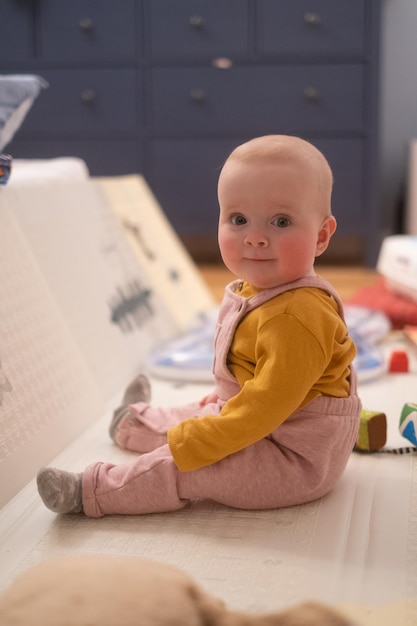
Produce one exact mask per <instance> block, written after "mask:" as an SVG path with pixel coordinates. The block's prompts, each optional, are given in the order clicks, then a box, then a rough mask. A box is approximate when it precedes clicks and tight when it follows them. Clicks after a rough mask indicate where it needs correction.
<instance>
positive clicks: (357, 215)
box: [146, 136, 366, 235]
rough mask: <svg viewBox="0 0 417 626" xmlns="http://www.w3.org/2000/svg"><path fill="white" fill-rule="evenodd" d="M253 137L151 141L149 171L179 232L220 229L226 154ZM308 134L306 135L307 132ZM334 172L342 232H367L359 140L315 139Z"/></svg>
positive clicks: (336, 209) (335, 208)
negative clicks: (220, 193) (221, 182)
mask: <svg viewBox="0 0 417 626" xmlns="http://www.w3.org/2000/svg"><path fill="white" fill-rule="evenodd" d="M249 138H250V137H243V136H241V137H240V138H235V139H229V140H225V139H207V140H200V139H195V140H192V139H191V140H186V139H184V140H176V139H161V140H154V141H152V142H151V145H150V147H149V155H150V165H149V164H147V166H146V176H147V179H148V182H149V184H150V185H151V187H152V190H153V191H154V193H155V195H156V196H157V198H158V200H159V202H160V203H161V206H162V208H163V209H164V211H165V212H166V214H167V217H168V218H169V219H170V221H171V223H172V224H173V226H174V228H175V229H176V230H177V232H178V233H179V234H181V235H193V234H198V235H209V234H216V232H217V220H218V203H217V179H218V176H219V173H220V169H221V167H222V164H223V163H224V161H225V159H226V158H227V156H228V154H229V153H230V152H231V151H232V150H233V148H234V147H236V145H238V144H240V143H242V142H243V141H245V140H247V139H249ZM307 139H308V137H307ZM313 143H315V145H317V147H318V148H319V149H320V150H322V151H323V153H324V154H325V155H326V157H327V158H328V160H329V162H330V165H331V167H332V168H333V172H334V180H335V182H334V189H333V212H334V214H335V217H336V219H337V223H338V231H337V232H338V234H345V235H348V234H361V233H363V232H364V230H365V228H366V225H365V224H364V210H363V180H362V172H363V162H362V161H363V158H362V151H363V147H362V141H361V140H360V139H323V140H317V141H313Z"/></svg>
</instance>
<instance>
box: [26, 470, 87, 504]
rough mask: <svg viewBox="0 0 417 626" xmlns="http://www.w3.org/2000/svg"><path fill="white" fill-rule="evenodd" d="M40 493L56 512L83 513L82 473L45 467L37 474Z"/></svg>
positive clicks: (45, 502) (44, 501)
mask: <svg viewBox="0 0 417 626" xmlns="http://www.w3.org/2000/svg"><path fill="white" fill-rule="evenodd" d="M37 483H38V491H39V495H40V497H41V498H42V500H43V503H44V504H45V506H46V507H48V509H50V510H51V511H54V513H64V514H65V513H82V511H83V504H82V485H81V483H82V474H76V473H72V472H65V471H63V470H59V469H54V468H53V467H44V468H42V469H41V470H39V472H38V476H37Z"/></svg>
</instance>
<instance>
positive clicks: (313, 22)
mask: <svg viewBox="0 0 417 626" xmlns="http://www.w3.org/2000/svg"><path fill="white" fill-rule="evenodd" d="M304 23H305V24H307V26H318V25H319V24H321V17H320V15H318V14H317V13H304Z"/></svg>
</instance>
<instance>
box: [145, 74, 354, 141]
mask: <svg viewBox="0 0 417 626" xmlns="http://www.w3.org/2000/svg"><path fill="white" fill-rule="evenodd" d="M150 107H151V108H150V111H149V115H150V116H151V115H152V114H153V119H152V124H153V128H154V131H155V132H156V133H175V134H183V133H187V132H190V133H202V132H204V133H210V134H221V133H231V132H234V133H236V132H239V133H241V132H249V133H254V134H255V133H263V132H277V131H279V132H289V133H296V132H310V131H360V130H361V129H362V125H363V120H362V116H363V109H364V106H363V68H362V65H360V64H358V65H327V64H326V65H294V66H278V67H269V66H260V67H254V66H251V67H234V68H232V69H229V70H219V69H215V68H175V69H174V68H173V69H168V68H154V70H153V73H152V102H151V105H150Z"/></svg>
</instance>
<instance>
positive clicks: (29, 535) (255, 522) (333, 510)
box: [0, 375, 417, 626]
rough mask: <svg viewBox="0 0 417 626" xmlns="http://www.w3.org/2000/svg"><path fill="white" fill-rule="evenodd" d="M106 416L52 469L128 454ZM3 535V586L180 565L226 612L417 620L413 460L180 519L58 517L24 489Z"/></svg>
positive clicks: (177, 396) (373, 464)
mask: <svg viewBox="0 0 417 626" xmlns="http://www.w3.org/2000/svg"><path fill="white" fill-rule="evenodd" d="M394 378H395V381H396V387H397V391H400V392H401V393H402V394H403V395H404V396H407V397H408V394H409V393H411V392H412V390H414V389H415V378H414V375H402V376H401V375H396V376H395V377H394ZM394 378H393V380H394ZM377 385H378V383H370V384H368V386H367V390H366V389H365V386H363V388H364V389H365V391H364V393H365V395H368V396H369V397H370V398H372V397H375V396H373V395H372V394H373V393H376V390H375V387H376V386H377ZM371 387H374V389H371ZM153 388H154V397H155V399H156V401H157V402H158V403H166V404H172V403H178V402H184V401H188V400H193V399H195V398H196V397H200V396H201V395H203V394H204V393H206V391H207V389H208V388H207V386H204V385H185V386H182V387H178V386H176V385H174V384H170V383H166V382H162V381H159V380H154V381H153ZM379 389H380V396H379V398H380V401H379V402H381V397H382V396H381V389H382V388H381V386H380V387H379ZM379 406H380V404H379ZM395 410H396V409H395ZM388 419H389V432H391V431H392V432H394V431H395V430H396V427H397V416H396V415H394V414H393V413H391V412H388ZM109 420H110V412H108V413H106V414H105V415H103V417H102V418H101V419H100V420H99V421H97V423H96V424H94V425H93V426H92V427H91V428H90V429H89V430H87V431H86V432H85V433H84V434H83V435H82V436H81V437H79V438H78V439H77V441H76V442H74V444H72V445H71V446H69V447H68V448H67V450H66V451H65V453H63V454H61V455H60V457H59V458H58V459H57V460H56V461H57V464H59V466H60V467H63V468H68V469H72V470H75V471H78V470H79V469H82V468H83V467H84V465H86V464H87V463H89V462H91V461H93V460H99V459H102V460H110V461H113V462H118V461H121V460H126V459H127V458H129V456H130V454H129V453H125V452H123V451H120V450H118V449H117V448H116V447H115V446H114V445H113V444H112V443H111V442H110V441H109V439H108V437H107V427H108V422H109ZM404 443H405V444H406V442H405V440H404ZM0 536H1V541H0V587H4V586H6V585H7V584H8V583H9V582H10V581H11V580H12V579H13V577H14V576H15V575H16V574H17V573H18V572H19V571H21V570H23V569H26V568H28V567H29V566H31V565H32V564H35V563H37V562H39V561H41V560H44V559H47V558H50V557H55V556H63V555H67V554H72V553H78V552H88V553H91V552H98V553H105V554H128V555H138V556H144V557H148V558H153V559H155V560H160V561H163V562H168V563H173V564H175V565H177V566H179V567H181V568H183V569H184V570H186V571H188V572H189V573H190V574H192V575H193V576H194V577H195V578H196V580H197V581H198V582H199V583H200V584H201V585H202V586H203V587H204V588H205V589H206V590H207V591H209V592H211V593H212V594H214V595H217V596H219V597H221V598H223V599H224V600H225V601H226V602H227V604H228V605H229V606H230V607H231V608H236V609H244V610H248V611H254V612H258V611H269V610H274V609H277V608H280V607H284V606H288V605H291V604H294V603H297V602H299V601H302V600H305V599H308V598H315V599H318V600H322V601H325V602H329V603H331V604H336V605H349V606H350V607H354V608H356V610H357V611H360V614H361V615H362V616H363V617H364V621H363V623H364V624H371V623H373V622H371V621H369V620H370V618H371V616H372V615H374V614H375V612H376V613H378V615H381V614H382V615H383V614H384V607H386V610H385V613H386V614H387V615H388V614H390V615H392V614H393V613H394V614H395V616H396V619H395V624H396V626H397V625H398V626H411V625H414V624H415V623H416V621H415V618H416V616H417V613H416V612H415V610H414V609H415V607H414V605H413V604H412V603H411V604H408V603H407V602H406V600H407V599H408V600H410V602H412V600H413V599H415V596H416V589H417V586H416V585H417V541H416V537H417V456H416V455H415V454H404V455H401V456H398V455H392V454H386V453H381V454H372V455H366V454H357V453H352V456H351V458H350V461H349V464H348V467H347V469H346V472H345V474H344V476H343V477H342V479H341V481H340V482H339V484H338V485H337V487H336V488H335V489H334V491H333V492H332V493H331V494H329V495H328V496H326V497H325V498H322V499H321V500H319V501H316V502H312V503H310V504H305V505H302V506H297V507H291V508H287V509H281V510H273V511H239V510H233V509H229V508H227V507H224V506H220V505H217V504H214V503H212V502H195V503H193V504H192V505H190V506H188V507H187V508H186V509H184V510H182V511H179V512H176V513H161V514H152V515H143V516H131V517H129V516H126V517H124V516H109V517H105V518H102V519H99V520H94V519H87V518H85V517H83V516H63V517H56V516H55V515H54V514H52V513H50V512H49V511H47V510H46V509H45V508H44V507H43V505H42V504H41V503H40V502H39V499H38V496H37V494H36V489H35V485H34V483H33V482H32V483H30V484H29V485H28V486H27V487H26V488H25V489H24V491H23V492H22V493H21V494H19V495H18V496H16V498H14V499H13V500H12V501H11V502H10V503H9V504H8V505H7V506H6V507H4V509H3V511H2V512H0ZM388 607H389V611H388ZM416 611H417V608H416ZM361 623H362V622H361ZM378 623H382V622H378ZM387 623H389V622H387Z"/></svg>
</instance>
